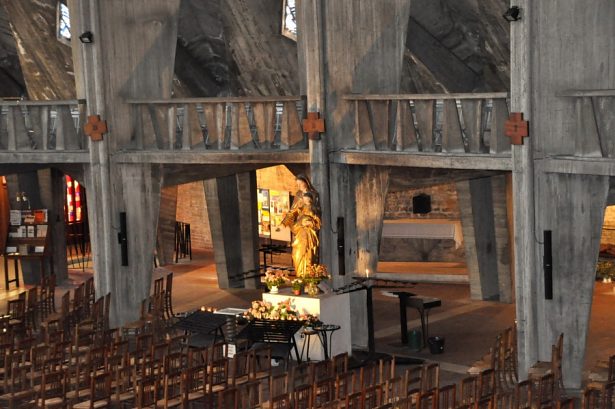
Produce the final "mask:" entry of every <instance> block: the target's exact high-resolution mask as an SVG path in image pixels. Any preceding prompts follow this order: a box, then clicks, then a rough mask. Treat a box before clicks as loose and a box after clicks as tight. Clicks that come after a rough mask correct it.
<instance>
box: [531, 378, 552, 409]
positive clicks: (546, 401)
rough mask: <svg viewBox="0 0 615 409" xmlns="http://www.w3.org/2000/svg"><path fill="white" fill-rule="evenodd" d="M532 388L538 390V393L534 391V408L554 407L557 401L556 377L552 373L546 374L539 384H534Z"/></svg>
mask: <svg viewBox="0 0 615 409" xmlns="http://www.w3.org/2000/svg"><path fill="white" fill-rule="evenodd" d="M531 386H532V387H535V388H536V393H534V391H532V399H533V400H534V401H535V402H533V405H534V406H537V407H539V408H544V407H552V406H554V403H555V401H556V399H555V377H554V375H553V374H552V373H548V374H545V375H543V376H541V377H540V379H539V380H538V383H537V384H536V383H532V385H531Z"/></svg>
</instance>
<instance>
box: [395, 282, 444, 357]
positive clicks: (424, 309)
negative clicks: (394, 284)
mask: <svg viewBox="0 0 615 409" xmlns="http://www.w3.org/2000/svg"><path fill="white" fill-rule="evenodd" d="M391 294H394V295H396V296H397V297H399V323H400V327H401V342H402V343H403V344H407V343H408V322H407V317H406V308H407V307H412V308H416V310H417V311H418V313H419V317H420V319H421V331H422V335H423V348H424V347H425V346H426V345H427V338H428V337H429V311H431V309H432V308H436V307H440V306H441V305H442V300H440V299H439V298H433V297H424V296H421V295H416V294H413V293H409V292H407V291H393V292H391Z"/></svg>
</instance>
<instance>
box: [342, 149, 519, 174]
mask: <svg viewBox="0 0 615 409" xmlns="http://www.w3.org/2000/svg"><path fill="white" fill-rule="evenodd" d="M332 161H333V162H335V163H343V164H347V165H380V166H409V167H416V168H445V169H483V170H511V169H512V161H511V159H510V156H507V155H476V154H450V153H431V154H429V153H418V152H412V153H409V152H382V151H380V152H376V151H372V152H366V151H350V150H342V151H340V152H336V153H334V154H332Z"/></svg>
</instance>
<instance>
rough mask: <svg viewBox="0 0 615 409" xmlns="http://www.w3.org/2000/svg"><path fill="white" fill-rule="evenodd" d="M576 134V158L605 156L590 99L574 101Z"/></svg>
mask: <svg viewBox="0 0 615 409" xmlns="http://www.w3.org/2000/svg"><path fill="white" fill-rule="evenodd" d="M576 108H577V109H576V112H577V124H576V126H577V134H576V135H575V139H574V153H575V155H576V156H588V157H602V156H606V152H605V151H603V149H602V146H601V143H600V134H599V131H598V127H597V126H596V125H597V124H596V119H595V117H594V106H593V103H592V99H591V98H578V99H577V100H576Z"/></svg>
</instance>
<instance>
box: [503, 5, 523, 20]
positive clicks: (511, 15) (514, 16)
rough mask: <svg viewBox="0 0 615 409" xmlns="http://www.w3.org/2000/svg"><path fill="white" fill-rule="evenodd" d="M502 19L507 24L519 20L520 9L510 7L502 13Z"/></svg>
mask: <svg viewBox="0 0 615 409" xmlns="http://www.w3.org/2000/svg"><path fill="white" fill-rule="evenodd" d="M502 17H504V20H506V21H508V22H509V23H510V22H512V21H517V20H521V9H520V8H519V6H512V7H510V8H509V9H508V10H506V13H504V14H503V15H502Z"/></svg>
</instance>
